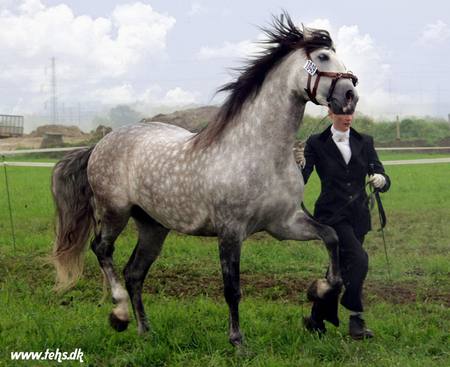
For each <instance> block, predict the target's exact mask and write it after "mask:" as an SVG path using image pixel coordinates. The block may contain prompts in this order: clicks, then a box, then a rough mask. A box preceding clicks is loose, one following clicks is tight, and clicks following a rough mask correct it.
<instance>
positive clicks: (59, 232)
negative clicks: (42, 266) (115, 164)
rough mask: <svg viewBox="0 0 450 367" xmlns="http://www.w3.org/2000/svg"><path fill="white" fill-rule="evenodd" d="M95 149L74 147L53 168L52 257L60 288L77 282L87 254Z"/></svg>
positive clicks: (91, 222) (90, 227)
mask: <svg viewBox="0 0 450 367" xmlns="http://www.w3.org/2000/svg"><path fill="white" fill-rule="evenodd" d="M93 149H94V147H90V148H83V149H77V150H74V151H72V152H70V153H68V154H67V155H66V156H65V157H64V158H63V159H62V160H60V161H59V162H58V163H57V164H56V165H55V168H54V169H53V175H52V194H53V199H54V201H55V206H56V238H55V244H54V247H53V256H52V259H53V264H54V265H55V268H56V282H57V284H56V289H57V290H65V289H68V288H70V287H72V286H73V285H75V283H76V281H77V280H78V279H79V277H80V276H81V274H82V272H83V262H84V254H85V250H86V248H87V242H88V238H89V235H90V233H91V230H92V228H93V226H94V224H95V218H94V203H93V192H92V188H91V186H90V185H89V182H88V177H87V165H88V160H89V157H90V156H91V153H92V150H93Z"/></svg>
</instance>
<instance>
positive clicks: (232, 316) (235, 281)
mask: <svg viewBox="0 0 450 367" xmlns="http://www.w3.org/2000/svg"><path fill="white" fill-rule="evenodd" d="M241 245H242V240H241V239H238V238H237V237H236V236H223V237H220V238H219V253H220V264H221V267H222V276H223V293H224V296H225V300H226V302H227V304H228V308H229V340H230V343H231V344H232V345H234V346H239V345H241V344H242V334H241V330H240V329H239V301H240V299H241V289H240V270H239V265H240V258H241Z"/></svg>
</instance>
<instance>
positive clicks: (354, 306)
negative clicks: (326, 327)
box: [311, 222, 369, 325]
mask: <svg viewBox="0 0 450 367" xmlns="http://www.w3.org/2000/svg"><path fill="white" fill-rule="evenodd" d="M331 227H333V228H334V230H335V231H336V233H337V235H338V238H339V265H340V268H341V274H342V280H343V283H344V287H345V291H344V294H343V295H342V298H341V304H342V305H343V306H344V307H345V308H347V309H348V310H350V311H355V312H363V304H362V288H363V284H364V280H365V279H366V275H367V270H368V266H369V257H368V256H367V253H366V251H365V250H364V249H363V247H362V244H363V242H364V235H363V236H357V235H356V234H355V232H354V230H353V227H352V226H351V225H350V224H349V223H348V222H339V223H336V224H334V225H332V226H331ZM338 298H339V294H336V295H335V296H334V297H331V298H330V299H328V300H327V301H326V303H327V304H326V305H325V304H324V303H322V302H314V304H313V307H312V312H311V315H312V316H313V317H314V318H315V319H316V320H324V319H325V320H328V321H330V322H332V323H333V324H335V325H338V324H339V321H338V319H337V306H338Z"/></svg>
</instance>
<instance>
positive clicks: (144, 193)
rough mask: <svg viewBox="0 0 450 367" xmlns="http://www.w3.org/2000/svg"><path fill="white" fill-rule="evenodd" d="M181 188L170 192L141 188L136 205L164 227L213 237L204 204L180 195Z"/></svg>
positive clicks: (178, 187)
mask: <svg viewBox="0 0 450 367" xmlns="http://www.w3.org/2000/svg"><path fill="white" fill-rule="evenodd" d="M182 190H183V188H182V187H181V186H173V187H171V190H167V191H166V190H163V189H162V188H161V187H160V188H154V189H153V190H149V188H148V187H141V188H140V194H139V200H137V201H138V204H137V205H139V206H141V207H142V209H144V210H145V211H146V212H147V213H148V214H149V215H150V216H151V217H152V218H153V219H154V220H156V221H157V222H158V223H160V224H162V225H163V226H164V227H166V228H169V229H173V230H176V231H178V232H182V233H186V234H197V235H205V236H207V235H214V233H215V232H214V228H213V226H212V222H211V220H210V216H209V213H208V210H207V208H206V206H205V205H204V203H202V202H198V201H195V202H194V200H193V199H192V197H190V196H187V195H186V196H185V195H183V194H182Z"/></svg>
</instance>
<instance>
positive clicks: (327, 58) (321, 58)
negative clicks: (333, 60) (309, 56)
mask: <svg viewBox="0 0 450 367" xmlns="http://www.w3.org/2000/svg"><path fill="white" fill-rule="evenodd" d="M318 58H319V60H320V61H322V62H323V61H328V60H329V59H330V57H329V56H328V55H327V54H319V56H318Z"/></svg>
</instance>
